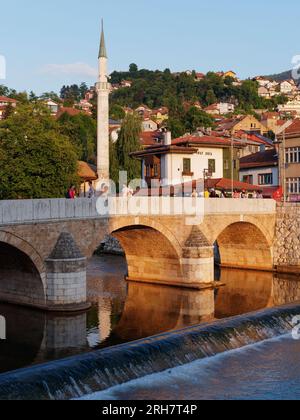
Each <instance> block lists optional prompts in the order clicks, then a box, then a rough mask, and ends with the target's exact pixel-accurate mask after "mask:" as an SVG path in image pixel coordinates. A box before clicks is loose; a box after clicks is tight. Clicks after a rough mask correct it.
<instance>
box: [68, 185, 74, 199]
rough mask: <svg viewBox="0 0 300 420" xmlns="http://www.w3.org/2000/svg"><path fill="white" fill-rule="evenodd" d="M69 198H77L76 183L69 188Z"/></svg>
mask: <svg viewBox="0 0 300 420" xmlns="http://www.w3.org/2000/svg"><path fill="white" fill-rule="evenodd" d="M67 198H68V199H69V200H74V199H75V198H76V187H75V185H72V186H71V187H70V188H69V190H68V193H67Z"/></svg>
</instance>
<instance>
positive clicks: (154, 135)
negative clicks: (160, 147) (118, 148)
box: [140, 131, 163, 146]
mask: <svg viewBox="0 0 300 420" xmlns="http://www.w3.org/2000/svg"><path fill="white" fill-rule="evenodd" d="M162 138H163V133H161V132H160V131H150V132H147V131H146V132H143V133H141V134H140V141H141V144H142V145H143V146H154V145H157V143H158V142H157V139H159V140H160V141H161V140H162Z"/></svg>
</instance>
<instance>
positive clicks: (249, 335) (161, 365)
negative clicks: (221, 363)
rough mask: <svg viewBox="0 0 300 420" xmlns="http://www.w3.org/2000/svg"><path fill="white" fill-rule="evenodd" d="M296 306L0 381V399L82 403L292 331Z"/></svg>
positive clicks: (299, 307)
mask: <svg viewBox="0 0 300 420" xmlns="http://www.w3.org/2000/svg"><path fill="white" fill-rule="evenodd" d="M299 314H300V304H298V305H296V304H293V305H288V306H283V307H279V308H274V309H267V310H264V311H259V312H256V313H253V314H250V315H246V316H238V317H234V318H229V319H226V320H222V321H217V322H214V323H210V324H202V325H200V326H195V327H191V328H186V329H183V330H180V331H176V332H171V333H166V334H161V335H158V336H155V337H151V338H148V339H145V340H140V341H136V342H134V343H129V344H125V345H120V346H116V347H112V348H108V349H105V350H100V351H95V352H92V353H88V354H84V355H81V356H76V357H72V358H69V359H65V360H60V361H57V362H52V363H48V364H44V365H39V366H35V367H31V368H27V369H22V370H19V371H15V372H12V373H8V374H3V375H0V399H1V400H7V399H13V400H22V399H23V400H32V399H34V400H51V399H59V400H62V399H71V398H78V397H82V396H84V395H87V394H91V393H93V392H97V391H102V390H105V389H108V388H110V387H112V386H115V385H119V384H122V383H125V382H128V381H131V380H133V379H137V378H141V377H144V376H146V375H149V374H152V373H158V372H162V371H164V370H167V369H170V368H174V367H176V366H180V365H184V364H188V363H191V362H193V361H195V360H198V359H203V358H206V357H210V356H214V355H216V354H219V353H223V352H226V351H229V350H233V349H237V348H241V347H244V346H246V345H249V344H254V343H257V342H260V341H263V340H266V339H270V338H273V337H277V336H280V335H284V334H287V333H289V332H291V331H292V329H293V328H294V325H293V324H292V320H293V318H294V317H295V316H297V315H299Z"/></svg>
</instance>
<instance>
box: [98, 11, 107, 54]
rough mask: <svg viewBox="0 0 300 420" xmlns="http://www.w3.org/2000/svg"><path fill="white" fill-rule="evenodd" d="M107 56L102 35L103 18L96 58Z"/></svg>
mask: <svg viewBox="0 0 300 420" xmlns="http://www.w3.org/2000/svg"><path fill="white" fill-rule="evenodd" d="M101 57H102V58H107V51H106V45H105V36H104V23H103V19H102V20H101V40H100V49H99V56H98V58H101Z"/></svg>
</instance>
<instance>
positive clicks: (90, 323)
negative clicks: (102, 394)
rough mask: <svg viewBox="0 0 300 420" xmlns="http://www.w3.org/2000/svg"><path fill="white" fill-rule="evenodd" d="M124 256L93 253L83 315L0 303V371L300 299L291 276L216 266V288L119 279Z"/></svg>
mask: <svg viewBox="0 0 300 420" xmlns="http://www.w3.org/2000/svg"><path fill="white" fill-rule="evenodd" d="M126 270H127V266H126V261H125V259H124V258H123V257H118V256H108V255H105V256H94V257H93V259H92V260H91V261H90V263H89V265H88V299H89V301H90V302H91V304H92V308H91V309H90V310H89V311H88V312H86V313H81V314H73V315H67V316H66V315H57V314H49V313H44V312H40V311H36V310H32V309H28V308H22V307H19V306H12V305H7V304H0V316H3V317H4V318H5V319H6V335H7V336H6V338H7V339H6V340H0V372H1V373H3V372H8V371H12V370H15V369H19V368H23V367H27V366H31V365H35V364H39V363H43V362H47V361H52V360H57V359H61V358H65V357H68V356H72V355H77V354H81V353H85V352H89V351H91V350H97V349H102V348H106V347H110V346H113V345H116V344H120V343H126V342H131V341H134V340H137V339H141V338H146V337H149V336H153V335H155V334H159V333H162V332H167V331H172V330H177V329H180V328H183V327H188V326H192V325H197V324H201V323H202V322H207V321H213V320H215V319H223V318H227V317H230V316H236V315H241V314H245V313H249V312H253V311H257V310H260V309H263V308H271V307H273V306H278V305H283V304H285V303H289V302H294V301H298V300H300V282H299V281H298V279H297V278H295V277H288V276H281V277H277V276H275V275H273V274H272V273H266V272H255V271H242V270H230V269H222V271H221V272H218V270H216V280H219V281H220V283H222V284H223V283H224V284H225V286H222V287H220V288H217V289H216V290H211V289H208V290H204V291H198V290H189V289H180V288H176V287H167V286H158V285H150V284H143V283H129V284H127V283H126V281H125V280H124V275H125V273H126Z"/></svg>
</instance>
